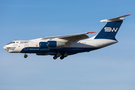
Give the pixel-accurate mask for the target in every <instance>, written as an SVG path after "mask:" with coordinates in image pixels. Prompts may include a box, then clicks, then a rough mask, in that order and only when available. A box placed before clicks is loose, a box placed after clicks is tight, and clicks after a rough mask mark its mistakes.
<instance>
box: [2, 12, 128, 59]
mask: <svg viewBox="0 0 135 90" xmlns="http://www.w3.org/2000/svg"><path fill="white" fill-rule="evenodd" d="M129 15H130V14H127V15H123V16H119V17H115V18H111V19H104V20H101V21H100V22H106V24H105V25H104V26H103V28H102V29H101V30H100V31H99V32H98V33H97V34H96V35H95V36H93V37H91V38H89V37H88V35H87V34H92V33H95V32H86V33H80V34H72V35H63V36H52V37H43V38H38V39H32V40H15V41H11V42H10V43H8V44H7V45H5V46H4V47H3V48H4V49H5V50H6V51H7V52H9V53H24V58H27V57H28V55H27V54H28V53H35V54H36V55H44V56H45V55H52V56H53V59H54V60H55V59H57V58H58V57H60V59H61V60H62V59H64V58H65V57H67V56H69V55H74V54H78V53H82V52H89V51H93V50H97V49H100V48H103V47H106V46H109V45H112V44H115V43H117V42H118V41H117V40H116V38H115V36H116V34H117V32H118V30H119V28H120V26H121V24H122V22H123V20H124V18H123V17H126V16H129Z"/></svg>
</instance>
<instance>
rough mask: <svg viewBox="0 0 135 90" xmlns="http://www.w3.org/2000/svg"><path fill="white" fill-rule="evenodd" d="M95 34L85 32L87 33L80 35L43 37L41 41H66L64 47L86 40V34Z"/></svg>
mask: <svg viewBox="0 0 135 90" xmlns="http://www.w3.org/2000/svg"><path fill="white" fill-rule="evenodd" d="M91 33H95V32H87V33H80V34H72V35H63V36H53V37H44V38H42V39H50V40H56V41H57V39H61V40H65V41H66V46H67V45H71V44H73V43H76V42H77V41H79V40H82V39H87V38H89V37H88V36H87V34H91Z"/></svg>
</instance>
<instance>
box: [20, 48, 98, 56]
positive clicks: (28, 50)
mask: <svg viewBox="0 0 135 90" xmlns="http://www.w3.org/2000/svg"><path fill="white" fill-rule="evenodd" d="M95 49H97V48H55V49H48V48H45V49H43V48H39V47H26V48H24V49H22V51H21V53H48V54H51V55H55V54H57V53H58V52H59V53H65V52H68V53H69V54H75V53H79V52H87V51H91V50H95Z"/></svg>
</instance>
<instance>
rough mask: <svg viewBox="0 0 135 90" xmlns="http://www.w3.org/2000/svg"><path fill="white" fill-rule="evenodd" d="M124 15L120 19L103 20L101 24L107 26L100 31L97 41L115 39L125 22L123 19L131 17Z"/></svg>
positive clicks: (96, 37)
mask: <svg viewBox="0 0 135 90" xmlns="http://www.w3.org/2000/svg"><path fill="white" fill-rule="evenodd" d="M129 15H130V14H128V15H123V16H120V17H116V18H112V19H105V20H101V21H100V22H106V24H105V26H104V27H103V28H102V29H101V30H100V32H99V33H98V34H97V35H96V36H95V39H113V40H116V39H115V36H116V34H117V32H118V30H119V28H120V26H121V24H122V22H123V20H124V18H122V17H126V16H129Z"/></svg>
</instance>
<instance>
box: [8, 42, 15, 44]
mask: <svg viewBox="0 0 135 90" xmlns="http://www.w3.org/2000/svg"><path fill="white" fill-rule="evenodd" d="M12 43H15V42H10V43H8V44H12ZM8 44H7V45H8Z"/></svg>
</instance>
